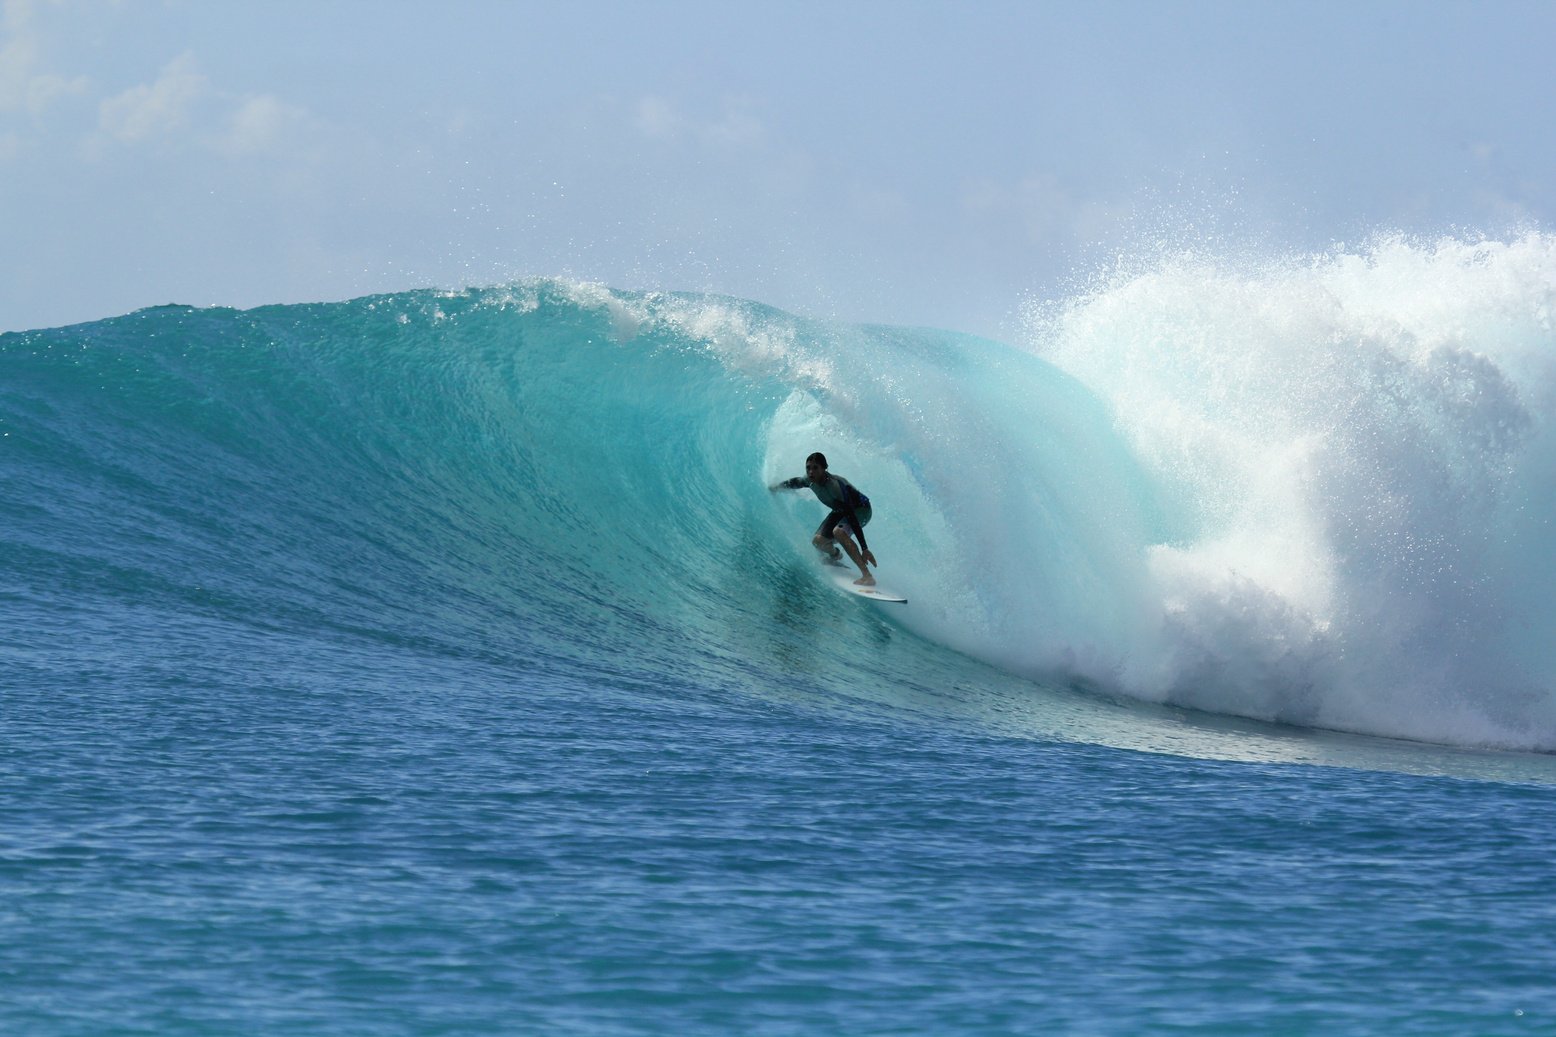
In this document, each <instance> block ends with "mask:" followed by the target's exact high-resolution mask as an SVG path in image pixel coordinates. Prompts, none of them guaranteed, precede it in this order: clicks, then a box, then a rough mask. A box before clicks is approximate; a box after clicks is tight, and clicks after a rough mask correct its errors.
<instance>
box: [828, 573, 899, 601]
mask: <svg viewBox="0 0 1556 1037" xmlns="http://www.w3.org/2000/svg"><path fill="white" fill-rule="evenodd" d="M826 570H827V577H828V578H829V579H830V580H831V581H832V582H833V583H834V584H835V585H836V586H837V588H838V589H839V590H845V591H847V592H848V593H850V594H857V595H859V596H860V597H861V598H869V599H870V600H871V601H889V602H891V603H892V604H894V605H906V604H907V603H908V599H907V598H904V597H900V596H898V595H896V594H893V593H892V592H891V591H889V590H887V589H886V588H885V587H882V586H881V585H880V584H876V585H875V586H874V587H861V586H859V585H858V584H857V583H855V582H854V581H855V580H857V579H858V578H859V570H857V569H855V568H853V567H852V566H843V565H838V564H834V563H827V564H826Z"/></svg>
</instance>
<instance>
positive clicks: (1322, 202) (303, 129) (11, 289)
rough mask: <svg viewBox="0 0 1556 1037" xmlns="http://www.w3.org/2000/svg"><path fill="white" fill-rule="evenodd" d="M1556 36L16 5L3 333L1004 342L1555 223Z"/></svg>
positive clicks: (1253, 8)
mask: <svg viewBox="0 0 1556 1037" xmlns="http://www.w3.org/2000/svg"><path fill="white" fill-rule="evenodd" d="M1553 53H1556V2H1550V0H1539V2H1521V0H1488V2H1477V3H1455V2H1442V0H1410V2H1366V0H1344V2H1324V0H1317V2H1306V3H1278V2H1239V3H1213V2H1183V3H1174V2H1170V0H1156V2H1148V0H1140V2H1084V3H1082V2H1078V0H1077V2H1070V3H1044V2H1031V0H1029V2H1019V3H1018V2H999V0H987V2H977V0H964V2H959V3H953V2H943V3H931V2H921V3H916V2H912V0H896V2H891V3H875V2H861V3H850V2H847V0H830V2H794V3H781V2H773V3H767V4H735V3H730V2H728V0H720V2H717V3H714V2H701V0H687V2H676V0H662V2H658V3H651V2H648V0H641V2H628V0H622V2H615V3H610V2H601V0H569V2H555V3H538V2H518V0H515V2H496V0H484V2H476V0H465V2H461V0H437V2H430V0H428V2H423V0H372V2H367V0H306V2H299V0H265V2H260V0H248V2H245V0H58V2H54V0H0V331H14V330H22V329H29V328H39V327H51V326H57V325H63V324H70V323H77V322H82V321H88V320H95V319H98V318H102V317H108V316H113V315H117V314H121V313H126V312H130V311H132V310H135V309H138V308H141V307H144V306H151V305H158V304H163V303H185V304H190V305H198V306H204V305H224V306H238V307H250V306H257V305H262V304H267V303H284V302H305V301H320V300H336V299H346V298H352V297H356V296H361V295H366V294H373V293H379V292H391V291H401V290H406V289H413V288H422V287H429V286H435V287H444V288H460V287H467V286H476V285H491V284H498V283H503V282H507V281H512V280H515V279H520V278H526V277H534V276H555V277H565V278H571V279H577V280H587V281H597V282H602V283H604V284H607V285H610V286H612V287H616V288H623V289H640V290H675V291H696V292H702V291H707V292H716V293H721V294H727V295H733V296H739V297H742V298H747V299H754V300H757V301H760V302H764V303H768V304H771V305H774V306H778V307H780V308H783V309H787V310H790V311H793V312H797V313H802V314H806V315H810V316H817V317H824V318H835V319H842V320H848V321H858V322H872V323H887V324H903V325H930V326H936V327H942V328H948V329H952V330H958V331H965V332H970V333H974V334H983V335H989V336H991V337H1005V336H1008V335H1009V334H1010V333H1011V331H1012V329H1013V327H1014V326H1015V323H1016V321H1017V320H1018V315H1019V313H1020V312H1021V310H1022V307H1023V305H1024V304H1025V303H1027V302H1030V301H1033V300H1044V299H1051V298H1061V297H1063V296H1064V295H1065V294H1066V293H1068V292H1071V291H1073V290H1075V287H1076V285H1078V284H1083V283H1084V282H1085V280H1086V278H1087V277H1088V276H1090V274H1091V273H1093V272H1095V271H1097V270H1100V269H1105V268H1107V267H1108V266H1109V265H1110V264H1111V263H1114V262H1117V261H1118V260H1119V259H1120V257H1128V256H1131V255H1138V254H1142V253H1150V252H1151V251H1152V250H1153V249H1161V248H1163V247H1166V246H1171V247H1195V248H1200V249H1211V250H1223V251H1225V252H1226V253H1227V254H1228V255H1234V254H1238V255H1240V254H1254V255H1259V254H1274V255H1286V254H1292V253H1296V254H1304V253H1307V252H1324V251H1327V250H1331V249H1334V248H1336V247H1342V246H1343V245H1345V244H1347V243H1358V242H1363V241H1366V240H1368V239H1370V238H1373V237H1377V236H1381V235H1388V234H1395V233H1398V234H1405V235H1409V236H1412V237H1420V238H1424V239H1434V238H1437V237H1441V236H1444V235H1456V236H1461V237H1479V236H1488V237H1493V238H1506V237H1511V236H1514V235H1518V234H1521V233H1526V232H1528V231H1530V230H1536V231H1542V232H1543V231H1548V230H1549V229H1550V228H1551V227H1552V225H1553V222H1556V61H1553V60H1552V57H1551V55H1552V54H1553Z"/></svg>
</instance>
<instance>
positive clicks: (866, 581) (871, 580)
mask: <svg viewBox="0 0 1556 1037" xmlns="http://www.w3.org/2000/svg"><path fill="white" fill-rule="evenodd" d="M854 584H855V586H859V587H874V586H875V577H874V576H871V575H870V574H869V573H865V574H864V575H863V576H861V577H859V579H857V580H855V581H854Z"/></svg>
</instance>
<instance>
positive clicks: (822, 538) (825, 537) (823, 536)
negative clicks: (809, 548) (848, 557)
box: [810, 511, 843, 562]
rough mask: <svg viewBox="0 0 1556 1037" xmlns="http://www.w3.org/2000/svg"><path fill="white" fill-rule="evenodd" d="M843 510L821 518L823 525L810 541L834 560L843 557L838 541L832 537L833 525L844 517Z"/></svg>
mask: <svg viewBox="0 0 1556 1037" xmlns="http://www.w3.org/2000/svg"><path fill="white" fill-rule="evenodd" d="M842 517H843V515H842V512H838V511H834V512H831V513H829V514H828V515H827V517H826V518H824V519H822V520H821V525H820V526H818V527H817V529H816V535H815V536H813V537H811V538H810V542H811V544H812V545H814V546H815V548H816V550H818V551H820V552H821V553H822V554H824V555H826V556H827V557H828V558H830V559H832V560H833V561H834V562H835V561H837V560H838V559H839V558H841V557H843V552H841V551H839V550H838V549H837V541H835V540H833V539H832V527H833V526H836V525H837V523H838V519H840V518H842Z"/></svg>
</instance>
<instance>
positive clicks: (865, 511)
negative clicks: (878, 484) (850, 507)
mask: <svg viewBox="0 0 1556 1037" xmlns="http://www.w3.org/2000/svg"><path fill="white" fill-rule="evenodd" d="M854 515H855V517H856V518H858V520H859V523H858V525H855V524H854V522H853V520H852V519H850V518H849V517H848V512H846V511H829V512H827V517H826V518H824V519H822V520H821V525H819V526H817V527H816V535H817V536H824V537H826V538H827V539H828V540H831V539H832V530H834V529H835V528H837V524H838V523H839V522H843V523H846V524H847V526H848V528H849V529H851V530H853V533H854V536H858V535H859V527H860V526H868V525H869V524H870V509H869V508H856V509H855V510H854Z"/></svg>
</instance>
